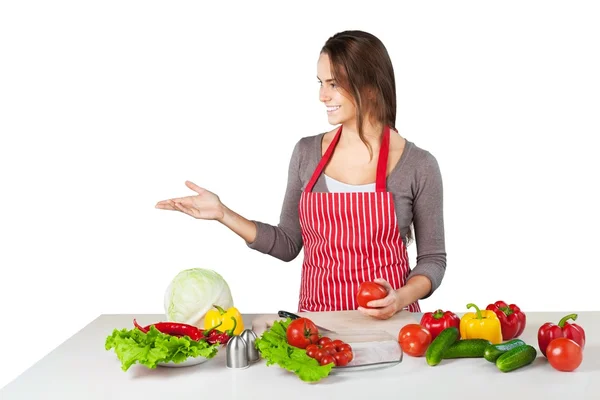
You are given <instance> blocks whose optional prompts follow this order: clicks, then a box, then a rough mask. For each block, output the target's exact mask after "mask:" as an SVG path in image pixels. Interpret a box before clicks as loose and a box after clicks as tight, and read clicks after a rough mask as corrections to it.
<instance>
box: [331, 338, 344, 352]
mask: <svg viewBox="0 0 600 400" xmlns="http://www.w3.org/2000/svg"><path fill="white" fill-rule="evenodd" d="M331 343H333V345H334V346H335V349H336V350H337V351H340V346H342V345H343V344H344V342H343V341H341V340H340V339H335V340H334V341H333V342H331Z"/></svg>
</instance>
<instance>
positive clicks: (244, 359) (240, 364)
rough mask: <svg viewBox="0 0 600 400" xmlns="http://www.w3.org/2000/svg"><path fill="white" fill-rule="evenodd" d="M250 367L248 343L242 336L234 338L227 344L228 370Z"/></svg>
mask: <svg viewBox="0 0 600 400" xmlns="http://www.w3.org/2000/svg"><path fill="white" fill-rule="evenodd" d="M248 366H249V363H248V354H247V352H246V341H245V340H244V339H243V338H241V337H240V336H237V335H236V336H233V337H232V338H230V339H229V341H228V342H227V368H230V369H244V368H248Z"/></svg>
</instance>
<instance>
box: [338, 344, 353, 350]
mask: <svg viewBox="0 0 600 400" xmlns="http://www.w3.org/2000/svg"><path fill="white" fill-rule="evenodd" d="M336 350H337V351H350V352H352V346H350V345H349V344H348V343H344V344H343V345H341V346H340V347H336Z"/></svg>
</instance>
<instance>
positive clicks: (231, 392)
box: [0, 312, 600, 400]
mask: <svg viewBox="0 0 600 400" xmlns="http://www.w3.org/2000/svg"><path fill="white" fill-rule="evenodd" d="M566 314H567V313H562V312H561V313H554V312H543V313H542V312H538V313H536V312H530V313H527V318H528V324H527V328H526V330H525V332H524V333H523V335H522V336H521V339H523V340H524V341H525V342H526V343H528V344H531V345H533V346H534V347H535V348H536V350H538V357H537V359H536V360H535V361H534V362H533V363H532V364H530V365H529V366H526V367H523V368H521V369H519V370H515V371H512V372H508V373H503V372H500V371H499V370H498V369H497V368H496V367H495V365H493V364H492V363H489V362H488V361H486V360H484V359H456V360H443V361H442V363H441V364H439V365H437V366H435V367H431V366H428V365H427V363H426V362H425V359H424V358H423V357H420V358H415V357H410V356H406V355H405V356H404V357H403V360H402V362H401V363H400V364H397V365H395V366H393V367H387V368H380V369H373V370H368V371H364V370H363V371H354V372H346V373H343V374H335V375H330V376H328V377H326V378H325V379H323V380H321V381H319V382H318V383H312V384H311V383H306V382H303V381H301V380H300V379H298V377H297V376H296V375H295V374H293V373H291V372H288V371H286V370H284V369H282V368H280V367H279V366H277V365H274V366H269V367H267V366H266V365H265V361H264V360H262V359H261V360H260V361H258V362H257V363H254V364H251V366H250V367H249V368H247V369H242V370H231V369H228V368H226V360H225V355H226V352H225V349H224V348H223V350H221V351H219V353H218V354H217V356H216V357H215V358H213V359H211V360H210V361H208V362H206V363H204V364H199V365H196V366H190V367H183V368H165V367H158V368H156V369H148V368H146V367H143V366H140V365H137V364H136V365H134V366H132V367H131V368H130V369H129V370H128V371H127V372H125V371H123V370H121V364H120V361H119V360H118V359H117V357H116V355H115V353H114V351H113V350H110V351H106V350H105V349H104V342H105V339H106V337H107V336H108V335H110V334H111V333H112V331H113V329H115V328H117V329H121V328H125V327H127V328H130V327H131V324H132V320H133V318H134V317H136V318H138V319H140V318H143V319H148V320H156V321H158V320H161V319H162V318H163V315H158V314H157V315H136V316H134V315H101V316H99V317H98V318H96V319H95V320H93V321H92V322H91V323H90V324H88V325H87V326H85V327H84V328H83V329H82V330H81V331H79V332H77V333H76V334H75V335H74V336H72V337H71V338H69V339H68V340H66V341H65V342H64V343H62V344H61V345H60V346H59V347H57V348H56V349H54V350H53V351H52V352H50V353H49V354H47V355H46V356H45V357H44V358H42V359H41V360H40V361H39V362H37V363H36V364H34V365H33V366H32V367H30V368H29V369H27V370H26V371H25V372H24V373H23V374H21V375H20V376H18V377H17V378H16V379H15V380H13V381H12V382H10V383H9V384H8V385H7V386H5V387H4V388H3V389H2V390H0V399H2V400H16V399H28V400H33V399H42V398H43V399H64V400H68V399H83V398H88V399H133V398H138V399H141V398H143V399H144V400H150V399H160V400H164V399H166V398H173V399H179V398H218V399H219V400H223V399H237V398H261V399H271V398H272V399H279V400H289V399H306V398H309V399H310V398H314V397H311V396H317V398H324V397H333V398H361V397H362V396H369V397H372V396H377V395H386V396H394V395H397V396H419V397H420V398H436V397H437V396H444V398H450V399H452V398H455V397H456V398H459V399H461V400H464V399H471V398H478V399H479V398H485V399H498V400H506V399H507V398H508V396H512V397H513V398H515V399H522V398H532V399H534V398H545V399H561V400H564V399H565V398H568V399H596V400H597V399H600V312H579V313H577V314H578V318H577V321H576V323H578V324H580V325H581V326H582V327H584V329H585V331H586V339H587V342H586V346H585V350H584V359H583V362H582V364H581V365H580V367H579V368H578V369H577V370H575V371H573V372H559V371H556V370H554V369H553V368H552V367H551V366H550V365H549V364H548V362H547V360H546V359H545V358H544V357H543V355H542V354H541V353H540V352H539V348H538V346H537V329H538V328H539V327H540V326H541V325H542V324H543V323H545V322H547V321H551V322H554V323H557V322H558V320H559V319H560V318H562V317H563V316H564V315H566ZM459 315H461V314H459ZM257 316H258V315H257V314H247V315H244V324H245V325H246V326H251V322H252V320H253V319H254V318H255V317H257ZM594 378H595V379H594Z"/></svg>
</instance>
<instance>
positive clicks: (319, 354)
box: [313, 349, 330, 362]
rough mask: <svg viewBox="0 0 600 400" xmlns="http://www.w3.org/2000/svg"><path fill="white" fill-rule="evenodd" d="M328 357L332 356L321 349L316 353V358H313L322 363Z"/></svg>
mask: <svg viewBox="0 0 600 400" xmlns="http://www.w3.org/2000/svg"><path fill="white" fill-rule="evenodd" d="M328 355H330V354H329V353H328V352H326V351H325V350H323V349H319V350H317V351H316V352H315V356H314V357H313V358H314V359H315V360H317V361H319V362H320V361H321V360H322V359H323V357H326V356H328Z"/></svg>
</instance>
